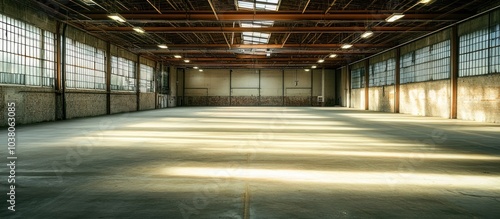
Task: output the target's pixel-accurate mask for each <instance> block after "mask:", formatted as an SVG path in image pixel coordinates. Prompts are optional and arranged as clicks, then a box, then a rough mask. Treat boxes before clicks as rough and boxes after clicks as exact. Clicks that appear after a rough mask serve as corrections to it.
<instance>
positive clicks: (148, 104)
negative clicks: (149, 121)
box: [140, 93, 155, 110]
mask: <svg viewBox="0 0 500 219" xmlns="http://www.w3.org/2000/svg"><path fill="white" fill-rule="evenodd" d="M140 98H141V101H140V104H141V107H140V110H152V109H155V93H141V94H140Z"/></svg>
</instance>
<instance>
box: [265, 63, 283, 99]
mask: <svg viewBox="0 0 500 219" xmlns="http://www.w3.org/2000/svg"><path fill="white" fill-rule="evenodd" d="M283 91H284V90H283V71H282V70H279V69H276V70H274V69H272V70H271V69H270V70H261V71H260V105H261V106H283V104H284V102H283V101H284V99H283Z"/></svg>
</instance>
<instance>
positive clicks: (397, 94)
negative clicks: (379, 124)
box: [394, 47, 401, 113]
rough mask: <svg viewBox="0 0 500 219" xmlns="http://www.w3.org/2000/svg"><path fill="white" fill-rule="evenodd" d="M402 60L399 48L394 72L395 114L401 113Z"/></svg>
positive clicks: (399, 48)
mask: <svg viewBox="0 0 500 219" xmlns="http://www.w3.org/2000/svg"><path fill="white" fill-rule="evenodd" d="M400 59H401V47H398V48H397V49H396V57H395V62H396V63H395V68H396V69H395V71H394V113H399V100H400V96H401V95H400V92H399V85H400V78H401V71H400Z"/></svg>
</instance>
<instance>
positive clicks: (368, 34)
mask: <svg viewBox="0 0 500 219" xmlns="http://www.w3.org/2000/svg"><path fill="white" fill-rule="evenodd" d="M372 35H373V32H372V31H369V30H367V31H366V32H364V33H363V34H361V38H365V39H366V38H370V37H371V36H372Z"/></svg>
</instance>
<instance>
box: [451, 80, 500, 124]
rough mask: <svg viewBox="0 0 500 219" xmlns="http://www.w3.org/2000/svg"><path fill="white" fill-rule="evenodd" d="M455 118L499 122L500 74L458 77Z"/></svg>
mask: <svg viewBox="0 0 500 219" xmlns="http://www.w3.org/2000/svg"><path fill="white" fill-rule="evenodd" d="M457 96H458V101H457V118H458V119H463V120H474V121H480V122H495V123H500V74H491V75H484V76H476V77H464V78H459V79H458V91H457Z"/></svg>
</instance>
